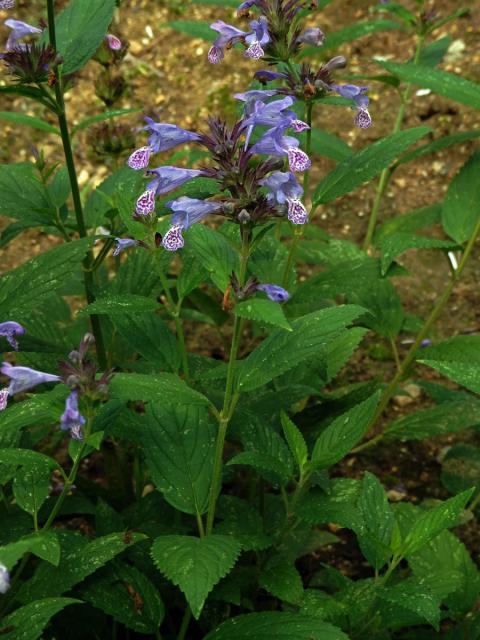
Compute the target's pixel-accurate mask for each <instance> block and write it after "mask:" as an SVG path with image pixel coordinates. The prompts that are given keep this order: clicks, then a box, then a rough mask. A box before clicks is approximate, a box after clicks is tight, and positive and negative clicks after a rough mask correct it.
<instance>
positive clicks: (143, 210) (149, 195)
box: [135, 189, 155, 216]
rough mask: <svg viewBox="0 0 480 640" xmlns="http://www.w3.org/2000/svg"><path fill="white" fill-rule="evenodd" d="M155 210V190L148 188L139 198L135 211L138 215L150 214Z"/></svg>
mask: <svg viewBox="0 0 480 640" xmlns="http://www.w3.org/2000/svg"><path fill="white" fill-rule="evenodd" d="M154 211H155V191H154V190H153V189H147V190H146V191H144V192H143V193H142V195H141V196H140V197H139V198H138V199H137V202H136V204H135V213H136V214H137V215H138V216H148V215H150V214H151V213H153V212H154Z"/></svg>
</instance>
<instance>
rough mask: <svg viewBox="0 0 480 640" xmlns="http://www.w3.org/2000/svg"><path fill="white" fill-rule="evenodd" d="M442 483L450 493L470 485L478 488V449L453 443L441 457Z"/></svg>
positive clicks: (479, 479) (463, 489)
mask: <svg viewBox="0 0 480 640" xmlns="http://www.w3.org/2000/svg"><path fill="white" fill-rule="evenodd" d="M441 478H442V484H443V486H444V487H446V488H447V489H448V491H449V492H450V493H453V494H455V493H459V492H460V491H465V490H466V489H469V488H470V487H475V490H476V491H477V492H478V491H479V490H480V449H479V448H478V447H474V446H473V445H470V444H466V443H463V442H460V443H459V444H454V445H453V447H450V449H449V450H448V451H447V453H446V454H445V455H444V456H443V458H442V476H441Z"/></svg>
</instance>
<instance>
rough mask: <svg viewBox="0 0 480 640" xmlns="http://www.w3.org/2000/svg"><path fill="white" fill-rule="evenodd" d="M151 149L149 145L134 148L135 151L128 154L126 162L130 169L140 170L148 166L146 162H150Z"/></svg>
mask: <svg viewBox="0 0 480 640" xmlns="http://www.w3.org/2000/svg"><path fill="white" fill-rule="evenodd" d="M151 153H152V150H151V149H150V147H147V146H146V147H140V149H135V151H134V152H133V153H132V154H130V156H129V158H128V160H127V164H128V166H129V167H130V169H135V171H140V170H142V169H146V168H147V167H148V163H149V162H150V155H151Z"/></svg>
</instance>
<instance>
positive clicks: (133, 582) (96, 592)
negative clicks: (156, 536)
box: [80, 562, 165, 635]
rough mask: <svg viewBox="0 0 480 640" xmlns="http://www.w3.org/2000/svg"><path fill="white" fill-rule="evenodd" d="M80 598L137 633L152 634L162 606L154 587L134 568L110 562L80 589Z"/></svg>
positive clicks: (162, 613) (161, 616)
mask: <svg viewBox="0 0 480 640" xmlns="http://www.w3.org/2000/svg"><path fill="white" fill-rule="evenodd" d="M80 595H81V597H82V598H83V599H84V600H86V601H87V602H89V603H90V604H91V605H92V606H93V607H95V608H97V609H100V610H101V611H103V612H104V613H106V614H107V615H109V616H112V617H113V618H114V620H116V621H117V622H119V623H120V624H124V625H125V626H126V627H127V628H128V629H132V630H133V631H136V632H138V633H144V634H149V635H150V634H155V632H156V631H157V629H158V628H159V626H160V625H161V623H162V621H163V617H164V615H165V609H164V606H163V602H162V599H161V598H160V594H159V593H158V590H157V587H156V586H155V585H154V584H153V583H152V582H151V580H149V579H148V578H147V576H145V575H144V573H143V572H142V571H139V570H138V569H137V568H136V567H134V566H131V565H129V564H126V563H125V562H115V563H111V564H110V565H109V566H108V567H106V568H105V569H104V570H102V571H101V572H98V573H97V574H96V575H95V576H93V577H92V578H91V579H90V580H89V581H88V583H87V584H86V586H85V587H83V588H82V589H81V590H80Z"/></svg>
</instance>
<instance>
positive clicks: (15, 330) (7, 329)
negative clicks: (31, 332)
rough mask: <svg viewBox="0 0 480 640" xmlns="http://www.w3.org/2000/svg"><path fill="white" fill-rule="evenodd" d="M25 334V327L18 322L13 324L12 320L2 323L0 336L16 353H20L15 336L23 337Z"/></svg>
mask: <svg viewBox="0 0 480 640" xmlns="http://www.w3.org/2000/svg"><path fill="white" fill-rule="evenodd" d="M24 333H25V329H24V327H22V325H21V324H18V322H13V321H12V320H9V321H7V322H0V336H4V337H5V338H6V339H7V341H8V343H9V344H10V346H11V347H12V349H15V351H18V342H17V340H16V339H15V336H22V335H23V334H24Z"/></svg>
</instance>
